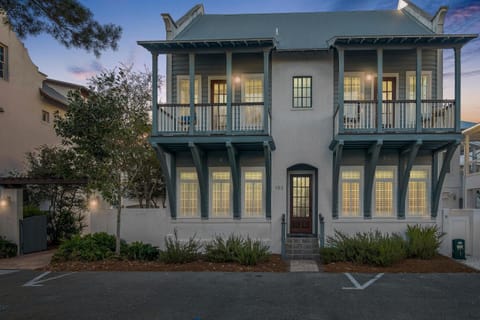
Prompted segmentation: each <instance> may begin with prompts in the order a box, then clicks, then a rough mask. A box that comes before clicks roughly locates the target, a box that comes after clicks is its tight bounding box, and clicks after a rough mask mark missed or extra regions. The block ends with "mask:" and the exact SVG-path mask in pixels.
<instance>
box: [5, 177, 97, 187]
mask: <svg viewBox="0 0 480 320" xmlns="http://www.w3.org/2000/svg"><path fill="white" fill-rule="evenodd" d="M87 183H88V179H87V178H78V179H64V178H30V177H0V186H2V187H4V188H14V189H15V188H23V187H24V186H26V185H63V186H65V185H86V184H87Z"/></svg>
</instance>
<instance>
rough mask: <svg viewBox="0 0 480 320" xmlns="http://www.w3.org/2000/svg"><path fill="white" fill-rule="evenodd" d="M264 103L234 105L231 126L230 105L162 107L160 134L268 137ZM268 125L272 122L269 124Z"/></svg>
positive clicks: (159, 121) (171, 105)
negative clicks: (252, 135)
mask: <svg viewBox="0 0 480 320" xmlns="http://www.w3.org/2000/svg"><path fill="white" fill-rule="evenodd" d="M264 113H265V108H264V104H263V102H242V103H232V110H231V126H230V128H229V124H228V122H229V121H228V118H227V117H228V112H227V105H226V104H195V105H194V113H193V117H192V115H191V111H190V105H189V104H160V105H158V112H157V117H158V119H157V121H158V122H157V123H158V134H160V135H162V134H179V135H182V134H184V135H189V134H192V133H193V134H196V135H203V134H267V133H268V128H265V127H264V126H265V121H264V117H265V116H268V115H265V114H264ZM267 124H268V122H267Z"/></svg>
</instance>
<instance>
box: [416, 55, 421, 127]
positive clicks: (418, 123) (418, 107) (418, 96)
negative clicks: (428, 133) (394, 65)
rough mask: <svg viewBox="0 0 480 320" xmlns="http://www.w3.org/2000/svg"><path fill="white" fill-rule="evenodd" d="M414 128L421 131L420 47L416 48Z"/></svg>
mask: <svg viewBox="0 0 480 320" xmlns="http://www.w3.org/2000/svg"><path fill="white" fill-rule="evenodd" d="M415 128H416V131H417V132H422V48H417V70H416V72H415Z"/></svg>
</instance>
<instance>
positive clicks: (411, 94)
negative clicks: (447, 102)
mask: <svg viewBox="0 0 480 320" xmlns="http://www.w3.org/2000/svg"><path fill="white" fill-rule="evenodd" d="M406 78H407V85H406V90H407V92H406V93H405V95H406V98H407V100H415V99H416V92H417V90H416V89H417V77H416V73H415V71H407V77H406ZM420 86H421V88H422V95H421V99H423V100H428V99H431V97H432V73H431V72H430V71H423V72H422V80H421V82H420Z"/></svg>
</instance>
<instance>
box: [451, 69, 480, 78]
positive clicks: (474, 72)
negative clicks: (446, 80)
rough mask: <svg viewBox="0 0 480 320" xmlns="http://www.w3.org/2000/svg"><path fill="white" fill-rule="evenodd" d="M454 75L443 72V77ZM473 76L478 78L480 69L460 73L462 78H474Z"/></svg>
mask: <svg viewBox="0 0 480 320" xmlns="http://www.w3.org/2000/svg"><path fill="white" fill-rule="evenodd" d="M454 74H455V73H454V72H445V73H444V74H443V76H444V77H453V76H454ZM474 76H480V69H477V70H471V71H465V72H462V77H474Z"/></svg>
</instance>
